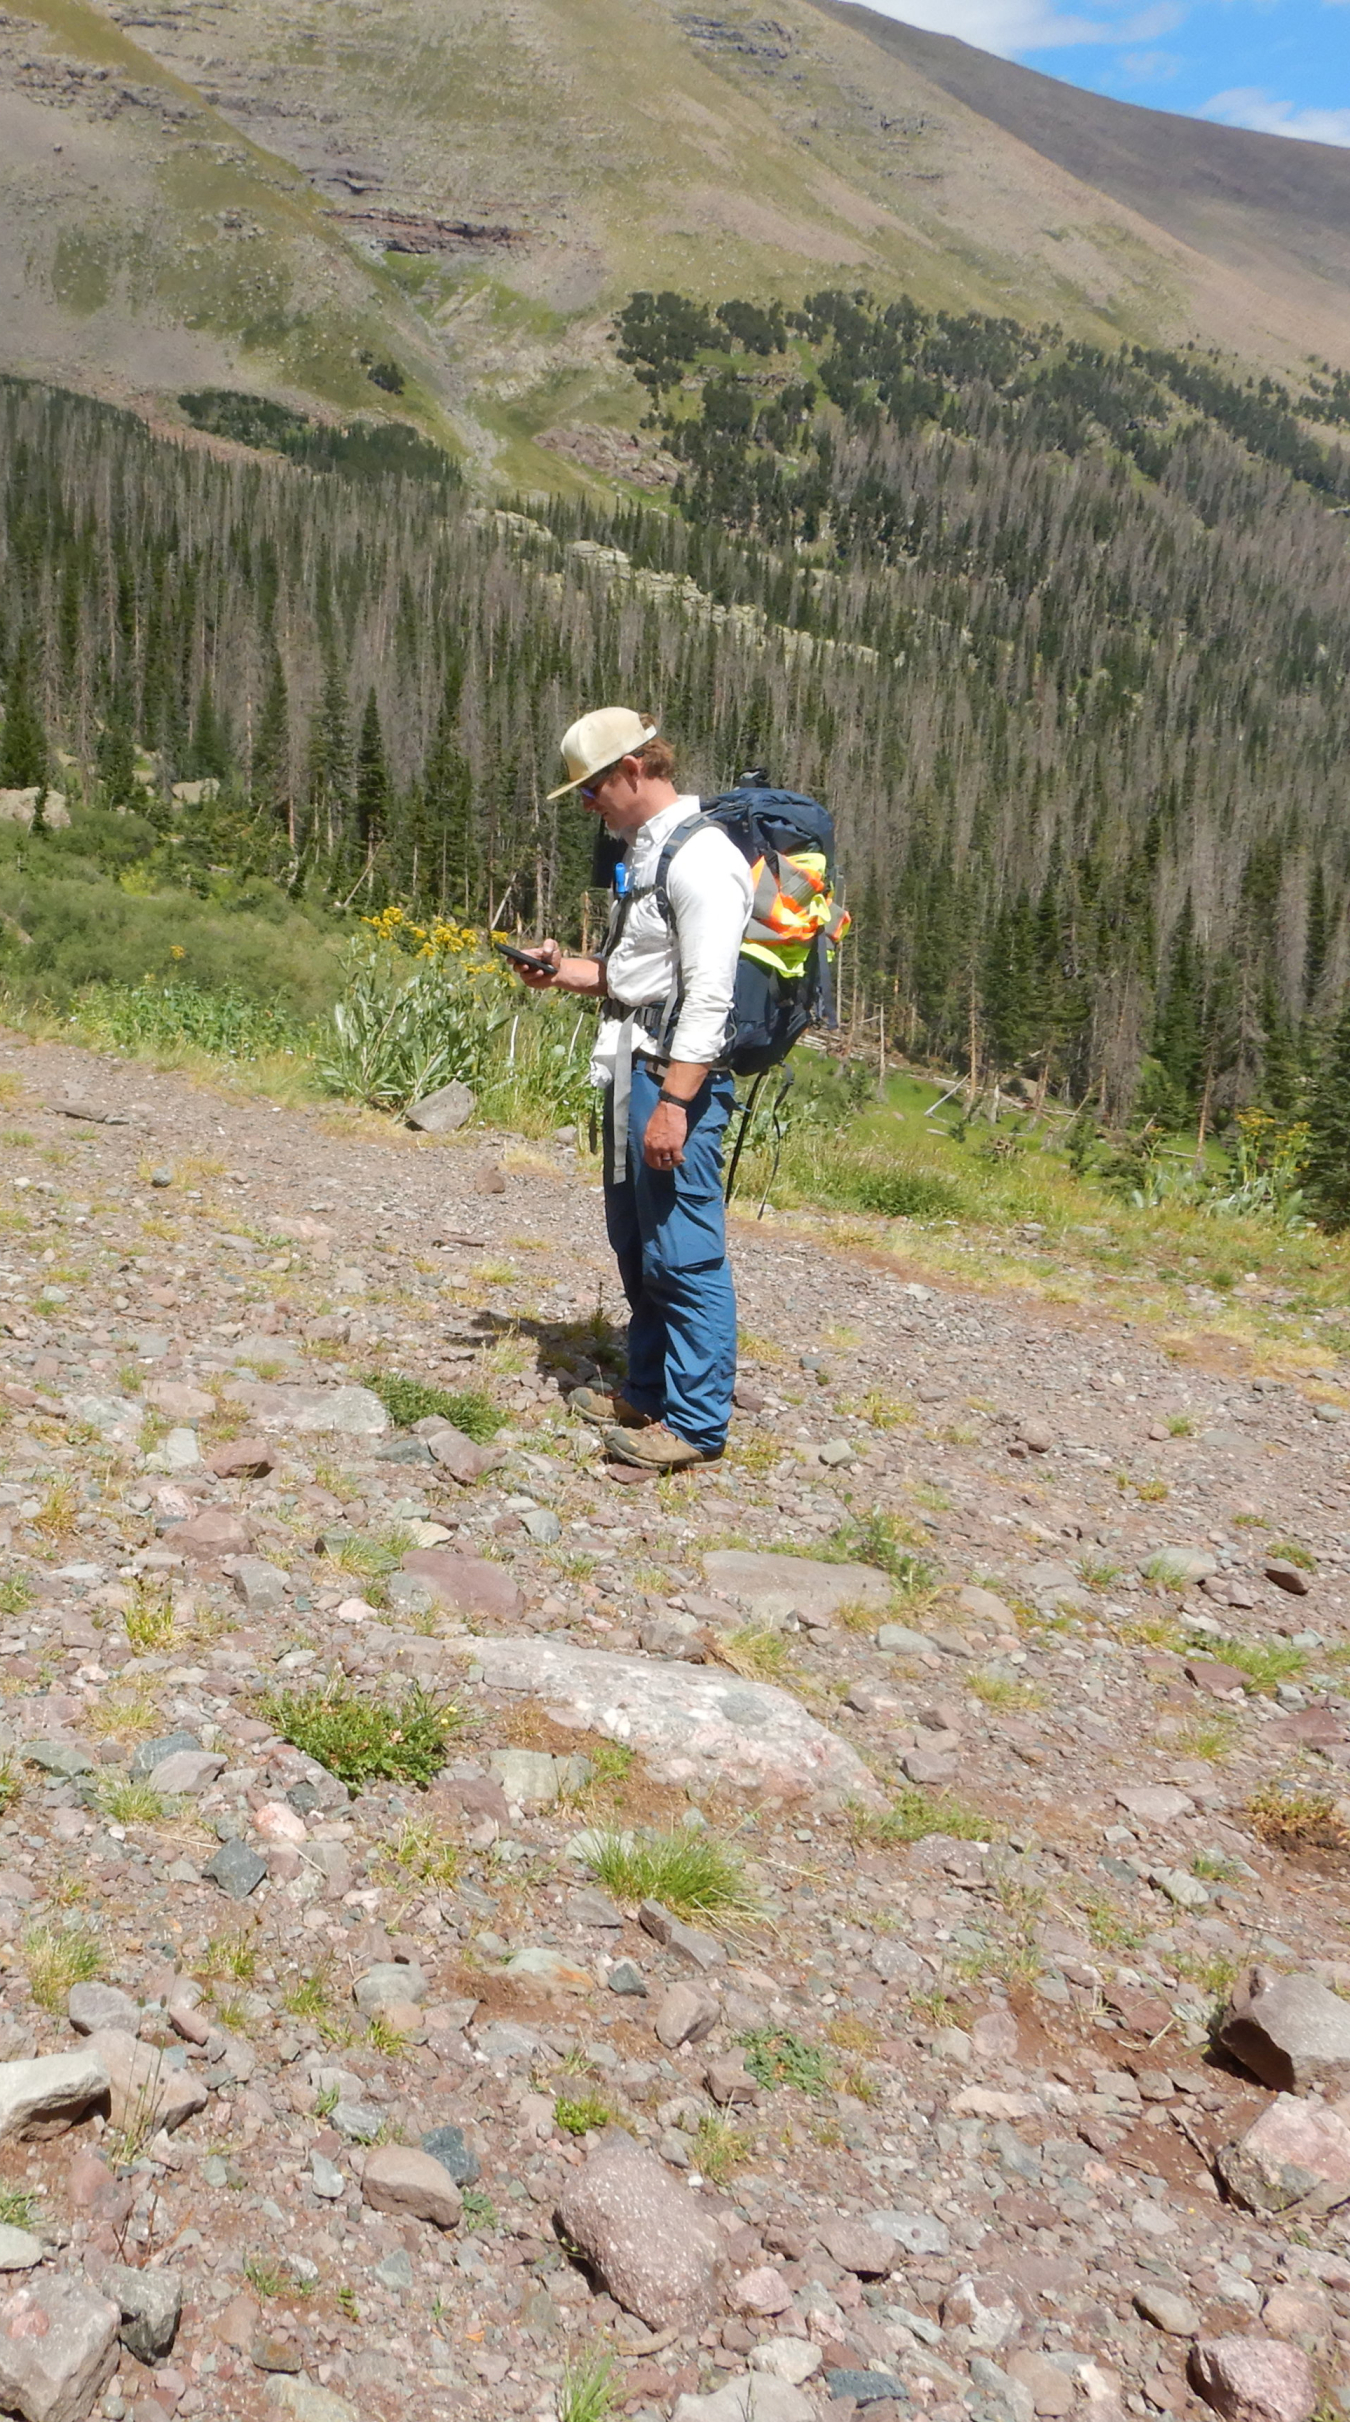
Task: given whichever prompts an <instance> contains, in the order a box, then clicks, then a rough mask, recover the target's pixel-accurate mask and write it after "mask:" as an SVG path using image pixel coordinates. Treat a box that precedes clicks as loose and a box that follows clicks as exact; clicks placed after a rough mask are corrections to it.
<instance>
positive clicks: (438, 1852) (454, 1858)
mask: <svg viewBox="0 0 1350 2422" xmlns="http://www.w3.org/2000/svg"><path fill="white" fill-rule="evenodd" d="M383 1856H384V1861H385V1863H386V1864H387V1865H388V1866H390V1867H394V1868H399V1869H401V1870H402V1872H403V1874H404V1875H406V1876H408V1877H410V1878H412V1879H415V1880H416V1882H418V1883H420V1884H439V1885H441V1886H443V1887H444V1888H445V1889H446V1890H449V1889H450V1888H451V1887H452V1886H453V1885H455V1884H457V1883H458V1881H459V1851H458V1849H457V1848H456V1846H455V1844H454V1843H453V1842H452V1841H450V1840H449V1839H448V1837H447V1836H446V1835H445V1834H443V1833H442V1832H441V1830H440V1827H439V1826H438V1825H435V1824H433V1823H432V1822H431V1821H430V1820H429V1819H427V1818H423V1817H405V1818H404V1820H403V1824H402V1826H401V1827H400V1829H399V1832H398V1835H397V1837H396V1839H395V1840H394V1841H392V1842H390V1843H389V1844H388V1845H387V1847H386V1849H385V1851H384V1854H383Z"/></svg>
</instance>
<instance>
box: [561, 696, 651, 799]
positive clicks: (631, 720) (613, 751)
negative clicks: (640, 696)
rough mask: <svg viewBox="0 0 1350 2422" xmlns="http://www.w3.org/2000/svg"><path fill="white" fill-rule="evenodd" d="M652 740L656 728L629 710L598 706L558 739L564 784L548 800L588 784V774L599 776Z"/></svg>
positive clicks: (619, 707)
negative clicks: (608, 766)
mask: <svg viewBox="0 0 1350 2422" xmlns="http://www.w3.org/2000/svg"><path fill="white" fill-rule="evenodd" d="M655 738H656V725H655V724H654V723H647V722H646V721H644V719H643V717H642V716H641V715H635V714H634V712H633V709H632V708H631V706H598V707H596V708H595V709H594V710H593V712H592V713H591V714H589V715H580V716H578V718H577V721H576V722H575V723H572V724H569V725H568V728H567V730H566V731H565V732H564V733H563V736H562V759H563V763H564V765H565V766H566V768H567V780H566V781H565V782H560V783H559V785H558V787H557V789H556V790H555V791H550V792H549V794H548V795H549V797H550V799H561V798H562V797H563V796H564V794H565V793H566V792H567V791H574V790H575V789H576V787H577V784H578V783H579V782H589V780H590V778H591V776H592V774H599V773H603V772H604V769H605V767H606V766H607V765H617V764H618V762H619V759H620V757H631V756H632V755H633V754H634V752H635V751H636V750H637V749H640V748H645V747H646V745H647V742H648V741H649V740H654V739H655Z"/></svg>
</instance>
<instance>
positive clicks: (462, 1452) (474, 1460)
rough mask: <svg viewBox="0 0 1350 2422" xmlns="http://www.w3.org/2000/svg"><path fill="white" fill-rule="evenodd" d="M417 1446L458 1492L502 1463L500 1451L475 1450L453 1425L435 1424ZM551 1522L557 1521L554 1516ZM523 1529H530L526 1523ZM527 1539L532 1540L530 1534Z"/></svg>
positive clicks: (478, 1448) (445, 1423) (447, 1423)
mask: <svg viewBox="0 0 1350 2422" xmlns="http://www.w3.org/2000/svg"><path fill="white" fill-rule="evenodd" d="M417 1443H418V1445H419V1446H424V1447H425V1448H426V1451H427V1453H428V1455H429V1456H430V1457H431V1458H432V1460H433V1462H435V1463H438V1464H439V1465H440V1467H441V1470H442V1471H443V1472H448V1473H449V1474H450V1477H451V1479H452V1480H457V1481H458V1482H459V1485H460V1487H461V1488H466V1489H467V1488H472V1487H473V1484H474V1482H475V1481H476V1480H482V1479H483V1478H484V1476H485V1475H486V1474H487V1473H488V1472H491V1471H495V1469H496V1467H497V1465H498V1464H499V1463H500V1462H501V1460H502V1457H501V1450H500V1448H498V1447H491V1446H478V1445H477V1444H476V1443H475V1441H474V1440H473V1439H472V1438H466V1437H465V1435H464V1432H463V1430H457V1429H456V1428H455V1425H454V1423H453V1422H452V1421H440V1422H434V1423H433V1424H432V1426H431V1428H430V1429H428V1430H426V1431H424V1432H423V1433H422V1435H421V1437H420V1438H419V1439H418V1441H417ZM554 1520H555V1521H556V1520H557V1517H556V1515H555V1516H554ZM526 1528H527V1529H528V1528H529V1522H528V1519H527V1522H526ZM561 1531H562V1526H561V1524H559V1526H558V1531H557V1533H555V1534H554V1535H555V1536H559V1537H560V1536H561ZM530 1535H531V1537H534V1536H535V1534H534V1533H533V1532H531V1534H530Z"/></svg>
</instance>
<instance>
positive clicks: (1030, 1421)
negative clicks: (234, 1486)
mask: <svg viewBox="0 0 1350 2422" xmlns="http://www.w3.org/2000/svg"><path fill="white" fill-rule="evenodd" d="M1017 1435H1018V1437H1019V1438H1020V1440H1021V1442H1022V1444H1023V1446H1025V1447H1029V1448H1030V1449H1031V1452H1032V1454H1033V1455H1048V1454H1049V1452H1050V1449H1051V1447H1052V1446H1053V1445H1054V1443H1055V1433H1054V1431H1053V1429H1052V1428H1051V1426H1050V1424H1049V1422H1048V1421H1043V1420H1042V1419H1041V1417H1040V1415H1039V1414H1032V1415H1031V1416H1029V1417H1028V1418H1025V1419H1023V1420H1021V1421H1019V1422H1018V1425H1017Z"/></svg>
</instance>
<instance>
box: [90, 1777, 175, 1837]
mask: <svg viewBox="0 0 1350 2422" xmlns="http://www.w3.org/2000/svg"><path fill="white" fill-rule="evenodd" d="M99 1807H100V1808H101V1809H102V1811H103V1814H104V1816H107V1817H111V1818H112V1821H113V1823H114V1824H115V1825H157V1824H158V1823H159V1821H160V1819H161V1817H163V1816H164V1815H166V1814H167V1808H168V1803H167V1802H166V1800H165V1799H164V1798H163V1796H162V1794H161V1793H160V1792H158V1791H156V1790H155V1789H154V1787H153V1785H152V1784H150V1783H148V1782H145V1781H143V1780H141V1778H139V1777H138V1776H132V1775H128V1776H126V1777H124V1779H123V1780H122V1781H120V1782H113V1783H105V1784H104V1786H103V1789H102V1791H101V1792H100V1793H99Z"/></svg>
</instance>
